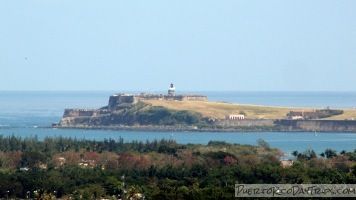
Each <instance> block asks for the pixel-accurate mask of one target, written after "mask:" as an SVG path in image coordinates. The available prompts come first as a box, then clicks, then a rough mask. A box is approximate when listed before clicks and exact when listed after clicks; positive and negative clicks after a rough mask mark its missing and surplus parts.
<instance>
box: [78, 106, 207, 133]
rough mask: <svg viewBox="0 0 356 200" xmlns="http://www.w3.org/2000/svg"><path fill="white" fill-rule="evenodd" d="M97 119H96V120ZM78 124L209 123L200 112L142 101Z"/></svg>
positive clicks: (203, 125) (198, 124)
mask: <svg viewBox="0 0 356 200" xmlns="http://www.w3.org/2000/svg"><path fill="white" fill-rule="evenodd" d="M96 120H97V121H96ZM78 124H89V125H106V126H115V125H117V124H122V125H129V126H133V125H156V126H166V125H168V126H178V125H194V126H199V127H206V126H208V125H209V121H208V119H207V118H204V117H203V116H202V115H201V114H200V113H197V112H194V111H187V110H179V111H177V110H171V109H168V108H165V107H162V106H152V105H151V104H147V103H144V102H138V103H136V104H133V105H121V106H120V107H118V108H117V110H115V111H114V112H113V113H112V114H110V115H109V116H107V118H104V120H103V119H102V118H98V119H90V118H85V119H84V121H79V123H78Z"/></svg>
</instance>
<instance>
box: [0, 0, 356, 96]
mask: <svg viewBox="0 0 356 200" xmlns="http://www.w3.org/2000/svg"><path fill="white" fill-rule="evenodd" d="M355 10H356V1H355V0H332V1H330V0H298V1H296V0H289V1H287V0H278V1H277V0H266V1H261V0H244V1H241V0H223V1H221V0H215V1H211V0H194V1H192V0H179V1H178V0H177V1H167V0H161V1H155V0H141V1H135V0H129V1H128V0H125V1H124V0H112V1H110V0H106V1H99V0H97V1H90V0H82V1H81V0H51V1H49V0H31V1H27V0H22V1H21V0H18V1H15V0H1V1H0V69H1V71H0V90H118V91H120V90H142V91H157V90H166V89H167V88H168V87H169V84H170V83H171V82H172V83H174V84H175V86H176V88H177V90H178V89H179V90H235V91H250V90H251V91H256V90H257V91H295V90H297V91H356V81H355V79H356V11H355Z"/></svg>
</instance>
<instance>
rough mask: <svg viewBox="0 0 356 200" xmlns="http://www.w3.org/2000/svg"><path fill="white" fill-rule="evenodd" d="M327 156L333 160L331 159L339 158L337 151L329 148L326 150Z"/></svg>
mask: <svg viewBox="0 0 356 200" xmlns="http://www.w3.org/2000/svg"><path fill="white" fill-rule="evenodd" d="M325 156H326V158H331V157H334V156H337V154H336V151H335V150H332V149H329V148H327V149H325Z"/></svg>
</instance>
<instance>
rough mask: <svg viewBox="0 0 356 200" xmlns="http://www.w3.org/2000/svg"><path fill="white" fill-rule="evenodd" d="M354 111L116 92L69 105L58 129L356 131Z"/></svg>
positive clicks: (189, 95)
mask: <svg viewBox="0 0 356 200" xmlns="http://www.w3.org/2000/svg"><path fill="white" fill-rule="evenodd" d="M355 118H356V110H340V109H330V108H323V109H310V108H289V107H272V106H257V105H241V104H231V103H227V102H211V101H208V98H207V97H206V96H204V95H197V94H184V95H181V94H179V95H177V94H175V88H174V86H173V84H171V86H170V87H169V89H168V93H167V94H145V93H141V94H123V93H119V94H114V95H112V96H110V98H109V102H108V105H106V106H104V107H102V108H98V109H73V108H70V109H65V111H64V115H63V117H62V119H61V121H60V122H59V123H55V124H53V126H56V127H59V128H83V129H119V130H142V131H268V132H272V131H273V132H274V131H312V132H314V131H317V132H356V121H355V120H354V119H355Z"/></svg>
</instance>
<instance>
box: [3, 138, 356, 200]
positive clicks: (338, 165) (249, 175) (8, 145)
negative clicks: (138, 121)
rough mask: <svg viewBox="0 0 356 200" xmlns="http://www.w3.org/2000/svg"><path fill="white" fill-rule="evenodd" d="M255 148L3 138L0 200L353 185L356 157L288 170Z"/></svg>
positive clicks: (216, 194)
mask: <svg viewBox="0 0 356 200" xmlns="http://www.w3.org/2000/svg"><path fill="white" fill-rule="evenodd" d="M258 145H259V146H251V145H239V144H230V143H226V142H219V141H211V142H209V144H208V145H192V144H189V145H181V144H177V143H176V142H175V141H173V140H154V141H146V142H138V141H133V142H124V140H123V139H122V138H119V139H118V140H114V139H107V140H104V141H90V140H77V139H71V138H62V137H58V138H45V139H44V140H43V141H39V140H38V139H37V138H36V137H33V138H21V137H16V136H8V137H3V136H0V180H1V181H0V198H6V197H18V198H38V199H51V198H54V197H61V198H69V197H72V198H73V199H97V198H100V197H109V198H112V199H117V198H119V196H118V195H120V198H130V197H131V198H132V199H140V198H143V196H144V197H145V199H232V198H233V197H234V186H235V184H236V183H246V184H252V183H269V184H275V183H313V184H337V183H339V184H344V183H345V184H353V183H355V182H356V167H355V158H356V152H346V151H342V152H340V153H337V152H336V151H334V150H331V149H326V150H325V152H323V153H322V154H321V155H317V154H316V153H315V152H314V151H313V150H306V151H304V152H297V151H295V152H293V155H295V157H296V159H295V160H294V163H293V165H292V166H290V167H283V166H282V165H281V162H280V160H279V157H278V156H279V155H281V152H280V151H278V150H277V149H273V148H271V147H270V146H269V144H268V143H266V142H265V141H263V140H258Z"/></svg>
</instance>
